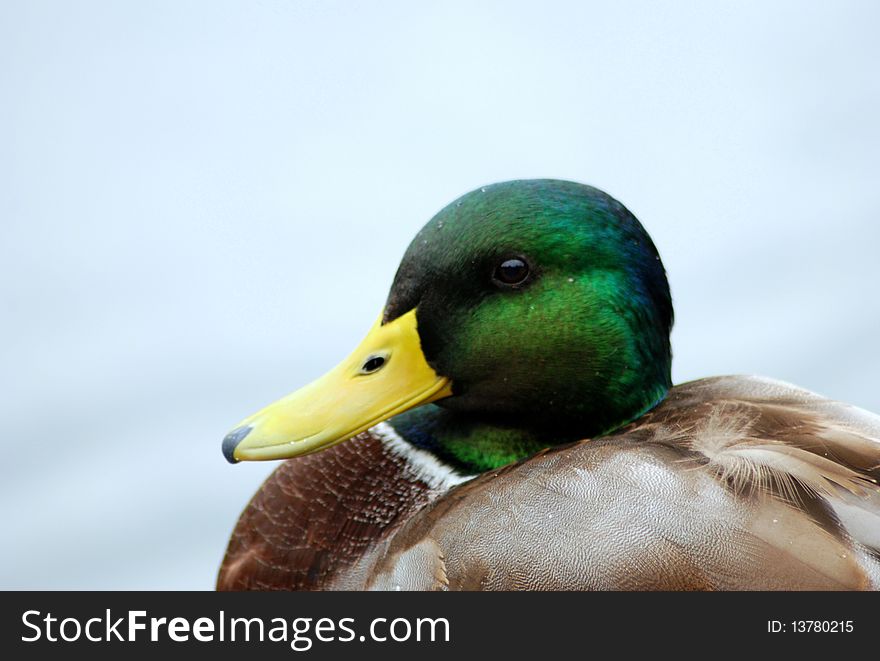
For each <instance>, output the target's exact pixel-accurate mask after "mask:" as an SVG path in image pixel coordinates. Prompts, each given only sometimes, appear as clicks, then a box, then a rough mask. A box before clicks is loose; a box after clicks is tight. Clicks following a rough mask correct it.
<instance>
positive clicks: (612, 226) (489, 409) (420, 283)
mask: <svg viewBox="0 0 880 661" xmlns="http://www.w3.org/2000/svg"><path fill="white" fill-rule="evenodd" d="M413 309H415V312H416V318H417V320H418V333H419V337H420V339H421V345H422V350H423V352H424V355H425V358H426V359H427V361H428V364H429V365H431V367H433V368H434V369H435V370H436V372H437V373H438V374H441V375H444V376H447V377H449V379H451V382H452V387H453V396H452V397H449V398H446V399H443V400H440V401H439V402H438V405H439V406H442V407H444V408H446V409H448V410H449V411H454V412H458V413H464V414H468V415H469V416H477V417H482V418H485V419H487V420H489V419H492V420H498V421H504V423H505V424H509V425H515V426H518V427H524V428H532V429H540V430H552V431H553V432H554V433H556V434H557V435H558V434H562V436H559V438H563V437H565V436H572V437H578V436H579V437H588V436H593V435H597V434H602V433H604V432H607V431H610V430H611V429H614V428H615V427H618V426H620V425H622V424H625V423H627V422H629V421H630V420H632V419H634V418H636V417H638V416H639V415H641V414H642V413H644V412H645V411H647V410H648V409H650V408H651V407H653V406H654V405H655V404H656V403H657V402H658V401H660V400H661V399H662V398H663V396H664V395H665V393H666V392H667V390H668V389H669V387H670V385H671V380H670V365H671V351H670V345H669V332H670V328H671V325H672V304H671V300H670V295H669V286H668V284H667V281H666V275H665V272H664V269H663V264H662V263H661V261H660V257H659V255H658V254H657V250H656V248H655V247H654V244H653V243H652V241H651V239H650V237H649V236H648V234H647V233H646V232H645V230H644V228H643V227H642V226H641V224H640V223H639V221H638V220H636V218H635V216H633V215H632V214H631V213H630V212H629V211H628V210H627V209H626V208H625V207H624V206H623V205H622V204H620V203H619V202H617V201H616V200H615V199H613V198H612V197H610V196H608V195H606V194H605V193H603V192H601V191H599V190H597V189H595V188H591V187H589V186H584V185H582V184H577V183H573V182H568V181H557V180H549V179H539V180H525V181H509V182H504V183H499V184H495V185H492V186H486V187H484V188H480V189H477V190H475V191H473V192H471V193H468V194H466V195H464V196H463V197H461V198H459V199H458V200H456V201H455V202H453V203H452V204H450V205H449V206H447V207H446V208H444V209H443V210H441V211H440V212H439V213H438V214H437V215H436V216H434V218H432V219H431V221H430V222H429V223H428V224H427V225H425V227H424V228H423V229H422V230H421V231H420V232H419V233H418V235H417V236H416V237H415V239H414V240H413V242H412V243H411V244H410V246H409V248H408V250H407V251H406V254H405V255H404V257H403V261H402V262H401V264H400V268H399V269H398V271H397V276H396V277H395V280H394V284H393V286H392V288H391V293H390V295H389V297H388V302H387V305H386V308H385V314H384V321H385V322H389V321H391V320H393V319H395V318H396V317H399V316H400V315H402V314H405V313H406V312H408V311H410V310H413Z"/></svg>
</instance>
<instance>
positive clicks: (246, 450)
mask: <svg viewBox="0 0 880 661" xmlns="http://www.w3.org/2000/svg"><path fill="white" fill-rule="evenodd" d="M672 320H673V314H672V304H671V298H670V294H669V286H668V284H667V280H666V273H665V270H664V267H663V264H662V262H661V260H660V256H659V254H658V252H657V250H656V248H655V247H654V244H653V243H652V241H651V239H650V238H649V236H648V234H647V233H646V232H645V230H644V229H643V227H642V226H641V224H640V223H639V221H638V220H636V218H635V217H634V216H633V214H631V213H630V212H629V211H628V210H627V209H626V208H625V207H624V206H623V205H622V204H620V203H619V202H617V201H616V200H615V199H613V198H612V197H610V196H609V195H607V194H605V193H603V192H601V191H599V190H597V189H595V188H591V187H589V186H585V185H581V184H578V183H573V182H566V181H556V180H528V181H511V182H506V183H499V184H495V185H492V186H486V187H484V188H480V189H477V190H475V191H473V192H471V193H468V194H466V195H464V196H463V197H461V198H460V199H458V200H456V201H455V202H453V203H452V204H450V205H449V206H447V207H446V208H444V209H443V210H441V211H440V212H439V213H438V214H437V215H436V216H435V217H434V218H433V219H432V220H431V221H430V222H429V223H428V224H427V225H426V226H425V227H424V228H423V229H422V230H421V231H420V232H419V233H418V235H417V236H416V237H415V239H414V240H413V242H412V244H411V245H410V246H409V248H408V250H407V251H406V254H405V255H404V257H403V261H402V262H401V264H400V267H399V269H398V271H397V275H396V277H395V279H394V282H393V285H392V287H391V291H390V294H389V296H388V300H387V303H386V305H385V307H384V309H383V310H382V312H381V314H380V316H379V318H378V319H377V320H376V322H375V323H374V325H373V326H372V329H371V330H370V331H369V333H368V334H367V336H366V338H365V339H364V341H363V342H362V344H361V345H360V346H358V347H357V349H355V350H354V352H353V353H352V354H351V355H350V356H348V358H346V359H345V360H344V361H343V362H342V363H341V364H340V365H339V366H338V367H336V368H335V369H333V370H332V371H330V372H329V373H328V374H326V375H325V376H324V377H322V378H320V379H318V380H317V381H315V382H313V383H311V384H310V385H307V386H305V387H304V388H302V389H300V390H298V391H296V392H294V393H293V394H291V395H289V396H287V397H285V398H283V399H281V400H280V401H278V402H276V403H274V404H272V405H270V406H268V407H267V408H265V409H263V410H262V411H260V412H258V413H256V414H255V415H252V416H251V417H249V418H247V419H245V420H244V421H242V422H241V423H240V424H239V425H237V426H236V427H235V428H234V430H233V431H232V432H231V433H230V434H229V435H228V436H227V437H226V438H225V439H224V441H223V452H224V454H225V456H226V458H227V459H228V460H229V461H230V462H237V461H249V460H269V459H288V461H286V462H285V463H282V464H281V465H280V467H279V468H278V469H277V470H276V471H275V472H274V474H272V475H271V476H270V477H269V479H268V480H267V481H266V482H265V484H264V485H263V486H262V487H261V488H260V490H259V491H258V493H257V494H256V495H255V496H254V498H253V500H252V501H251V502H250V504H249V505H248V506H247V508H246V509H245V510H244V513H243V514H242V515H241V518H240V519H239V521H238V524H237V526H236V528H235V531H234V533H233V535H232V538H231V541H230V542H229V547H228V550H227V553H226V557H225V559H224V561H223V564H222V567H221V569H220V574H219V578H218V588H220V589H232V590H240V589H261V590H268V589H283V590H316V589H356V590H361V589H388V590H401V589H404V590H410V589H416V590H511V589H517V590H518V589H526V590H560V589H564V590H572V589H577V590H582V589H590V590H592V589H615V590H620V589H636V590H647V589H663V590H732V589H785V590H789V589H819V590H824V589H876V588H878V586H880V559H878V558H880V488H878V479H880V468H878V467H880V417H878V416H875V415H873V414H871V413H868V412H865V411H863V410H860V409H857V408H855V407H852V406H848V405H846V404H841V403H837V402H834V401H830V400H828V399H825V398H822V397H820V396H818V395H815V394H812V393H810V392H807V391H805V390H802V389H800V388H797V387H795V386H791V385H787V384H785V383H781V382H778V381H773V380H769V379H766V378H758V377H749V376H723V377H716V378H707V379H702V380H698V381H693V382H690V383H685V384H682V385H677V386H674V387H673V386H672V381H671V377H670V365H671V351H670V343H669V332H670V329H671V326H672Z"/></svg>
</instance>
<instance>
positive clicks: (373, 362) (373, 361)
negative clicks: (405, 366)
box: [361, 356, 385, 374]
mask: <svg viewBox="0 0 880 661" xmlns="http://www.w3.org/2000/svg"><path fill="white" fill-rule="evenodd" d="M384 364H385V356H370V357H369V358H367V360H366V362H365V363H364V364H363V367H361V374H372V373H373V372H376V371H378V370H379V369H381V368H382V366H383V365H384Z"/></svg>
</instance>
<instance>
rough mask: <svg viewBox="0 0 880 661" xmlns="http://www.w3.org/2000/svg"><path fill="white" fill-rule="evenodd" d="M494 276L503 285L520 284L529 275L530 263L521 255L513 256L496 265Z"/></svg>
mask: <svg viewBox="0 0 880 661" xmlns="http://www.w3.org/2000/svg"><path fill="white" fill-rule="evenodd" d="M492 277H493V278H494V279H495V281H496V282H499V283H501V284H503V285H520V284H522V283H523V282H525V280H526V278H528V277H529V265H528V264H526V262H525V261H524V260H522V259H520V258H519V257H511V258H510V259H505V260H504V261H503V262H501V263H500V264H499V265H498V266H496V267H495V273H493V274H492Z"/></svg>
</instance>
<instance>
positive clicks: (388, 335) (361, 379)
mask: <svg viewBox="0 0 880 661" xmlns="http://www.w3.org/2000/svg"><path fill="white" fill-rule="evenodd" d="M451 394H452V384H451V381H450V380H449V379H448V378H446V377H443V376H439V375H438V374H437V373H436V372H435V371H434V370H433V369H432V368H431V366H430V365H428V363H427V361H426V360H425V356H424V354H423V353H422V347H421V341H420V339H419V333H418V330H417V324H416V311H415V310H410V311H409V312H407V313H406V314H405V315H403V316H401V317H398V318H397V319H395V320H394V321H390V322H388V323H387V324H384V325H383V324H382V315H379V319H378V320H377V321H376V323H375V324H373V327H372V328H371V329H370V332H369V333H367V336H366V337H365V338H364V340H363V342H361V343H360V345H359V346H358V348H357V349H355V350H354V351H353V352H352V353H351V355H350V356H349V357H348V358H346V359H345V360H344V361H342V363H340V364H339V365H337V366H336V367H335V368H334V369H333V370H331V371H330V372H328V373H327V374H325V375H324V376H322V377H321V378H319V379H318V380H316V381H313V382H312V383H310V384H309V385H307V386H305V387H303V388H300V389H299V390H297V391H296V392H294V393H292V394H290V395H288V396H287V397H284V398H283V399H280V400H278V401H277V402H275V403H274V404H270V405H269V406H267V407H266V408H264V409H263V410H262V411H259V412H257V413H255V414H254V415H252V416H250V417H249V418H245V419H244V420H242V421H241V422H240V423H239V424H238V425H237V426H236V428H235V429H234V430H233V431H232V432H230V433H229V434H228V435H227V436H226V438H225V439H223V454H224V455H225V456H226V458H227V459H228V460H229V461H230V462H232V463H235V462H237V461H260V460H266V459H287V458H289V457H297V456H299V455H303V454H309V453H311V452H317V451H318V450H323V449H324V448H328V447H330V446H331V445H335V444H337V443H341V442H342V441H345V440H348V439H349V438H351V437H352V436H356V435H357V434H360V433H361V432H362V431H366V430H367V429H369V428H370V427H372V426H374V425H377V424H378V423H380V422H382V421H383V420H387V419H388V418H390V417H392V416H395V415H397V414H398V413H403V412H404V411H406V410H408V409H411V408H413V407H415V406H419V405H420V404H427V403H428V402H433V401H436V400H438V399H442V398H443V397H448V396H449V395H451Z"/></svg>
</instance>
